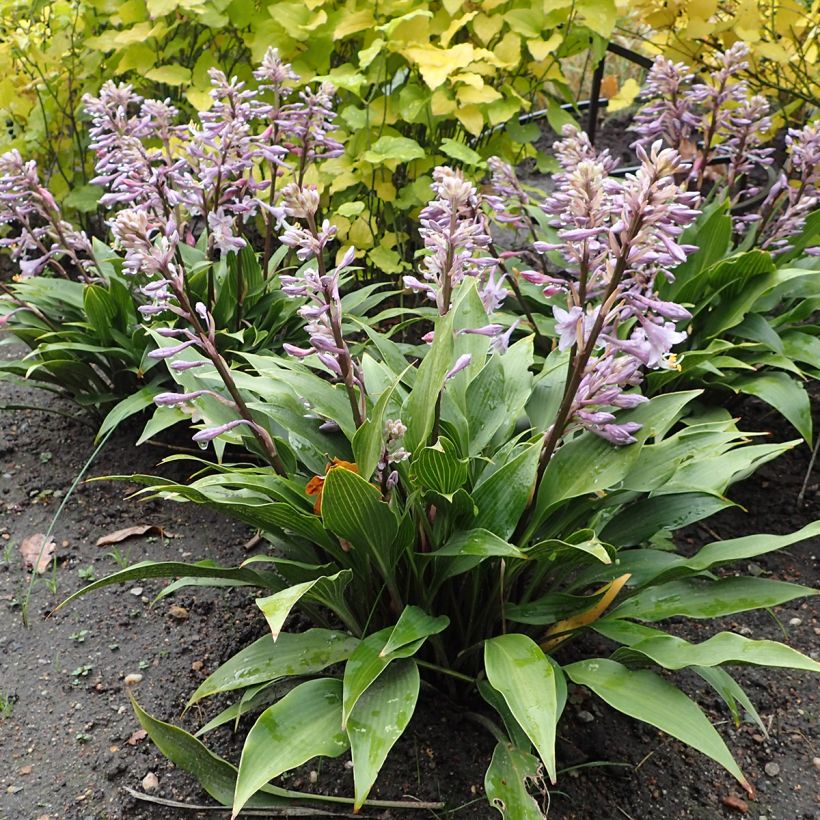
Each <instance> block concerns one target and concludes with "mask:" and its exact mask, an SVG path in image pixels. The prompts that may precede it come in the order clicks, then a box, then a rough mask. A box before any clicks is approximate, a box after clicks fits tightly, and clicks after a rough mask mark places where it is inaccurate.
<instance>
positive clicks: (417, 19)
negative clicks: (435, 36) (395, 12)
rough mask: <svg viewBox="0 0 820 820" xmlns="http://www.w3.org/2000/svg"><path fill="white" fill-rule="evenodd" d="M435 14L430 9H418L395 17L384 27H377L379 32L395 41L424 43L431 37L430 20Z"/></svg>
mask: <svg viewBox="0 0 820 820" xmlns="http://www.w3.org/2000/svg"><path fill="white" fill-rule="evenodd" d="M432 16H433V13H432V12H431V11H429V10H428V9H416V10H415V11H409V12H407V14H402V15H401V16H400V17H394V18H393V19H392V20H390V21H389V22H387V23H385V24H384V25H383V26H376V30H377V31H383V32H384V34H385V35H386V36H387V37H390V38H391V39H393V40H401V41H403V42H405V43H407V42H417V43H419V42H424V41H425V40H427V39H429V36H430V18H431V17H432Z"/></svg>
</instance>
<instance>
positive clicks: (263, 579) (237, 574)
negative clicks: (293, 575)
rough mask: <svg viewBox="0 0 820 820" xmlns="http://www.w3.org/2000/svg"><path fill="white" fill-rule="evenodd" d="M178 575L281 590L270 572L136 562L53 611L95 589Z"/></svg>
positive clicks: (83, 589)
mask: <svg viewBox="0 0 820 820" xmlns="http://www.w3.org/2000/svg"><path fill="white" fill-rule="evenodd" d="M178 576H191V577H195V578H216V579H227V580H230V581H241V582H243V583H245V584H247V585H248V586H256V587H261V588H262V589H281V588H282V586H283V584H282V581H281V579H279V578H277V577H276V576H275V575H274V574H273V573H271V572H257V571H256V570H251V569H242V568H238V569H233V568H231V567H218V566H215V565H214V564H213V562H211V561H203V562H201V563H198V564H184V563H182V562H180V561H140V562H139V563H138V564H132V565H131V566H130V567H127V568H126V569H123V570H120V571H119V572H115V573H113V574H112V575H108V576H106V577H105V578H100V579H99V580H98V581H94V583H93V584H89V585H88V586H86V587H83V588H82V589H80V590H77V592H75V593H74V594H72V595H69V596H68V598H66V599H65V600H64V601H63V602H62V603H60V604H59V606H57V607H56V608H55V610H54V611H55V612H56V611H57V610H58V609H62V607H64V606H65V605H66V604H68V603H70V602H71V601H73V600H74V599H75V598H79V597H80V596H81V595H85V594H86V593H88V592H93V591H94V590H95V589H101V588H102V587H107V586H111V585H112V584H123V583H125V582H127V581H142V580H145V579H147V578H176V577H178Z"/></svg>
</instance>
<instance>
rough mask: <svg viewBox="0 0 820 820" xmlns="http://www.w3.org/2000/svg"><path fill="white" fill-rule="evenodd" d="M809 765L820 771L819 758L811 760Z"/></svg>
mask: <svg viewBox="0 0 820 820" xmlns="http://www.w3.org/2000/svg"><path fill="white" fill-rule="evenodd" d="M811 765H812V766H814V768H815V769H820V757H815V758H814V759H813V760H812V762H811Z"/></svg>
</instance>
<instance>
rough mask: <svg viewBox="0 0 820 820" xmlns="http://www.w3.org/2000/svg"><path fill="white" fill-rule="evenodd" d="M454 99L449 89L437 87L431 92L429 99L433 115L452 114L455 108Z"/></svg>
mask: <svg viewBox="0 0 820 820" xmlns="http://www.w3.org/2000/svg"><path fill="white" fill-rule="evenodd" d="M457 107H458V106H457V104H456V101H455V100H454V99H453V97H452V95H451V94H450V92H449V91H445V90H444V89H443V88H439V89H437V90H436V91H434V92H433V96H432V97H431V99H430V110H431V111H432V112H433V116H434V117H446V116H447V115H448V114H452V113H453V111H455V110H456V108H457Z"/></svg>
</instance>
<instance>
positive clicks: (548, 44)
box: [527, 31, 564, 61]
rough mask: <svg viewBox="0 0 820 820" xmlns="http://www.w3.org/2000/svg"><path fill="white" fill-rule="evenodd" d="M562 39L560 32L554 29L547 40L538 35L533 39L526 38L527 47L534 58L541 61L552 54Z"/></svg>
mask: <svg viewBox="0 0 820 820" xmlns="http://www.w3.org/2000/svg"><path fill="white" fill-rule="evenodd" d="M563 41H564V37H563V35H562V34H561V32H560V31H554V32H553V33H552V34H551V35H550V37H549V39H547V40H542V39H541V38H540V37H538V38H536V39H534V40H527V48H528V49H529V52H530V54H532V56H533V57H534V58H535V59H536V60H539V61H541V60H544V59H546V57H547V56H548V55H550V54H552V52H553V51H555V49H556V48H558V46H560V45H561V43H562V42H563Z"/></svg>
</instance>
